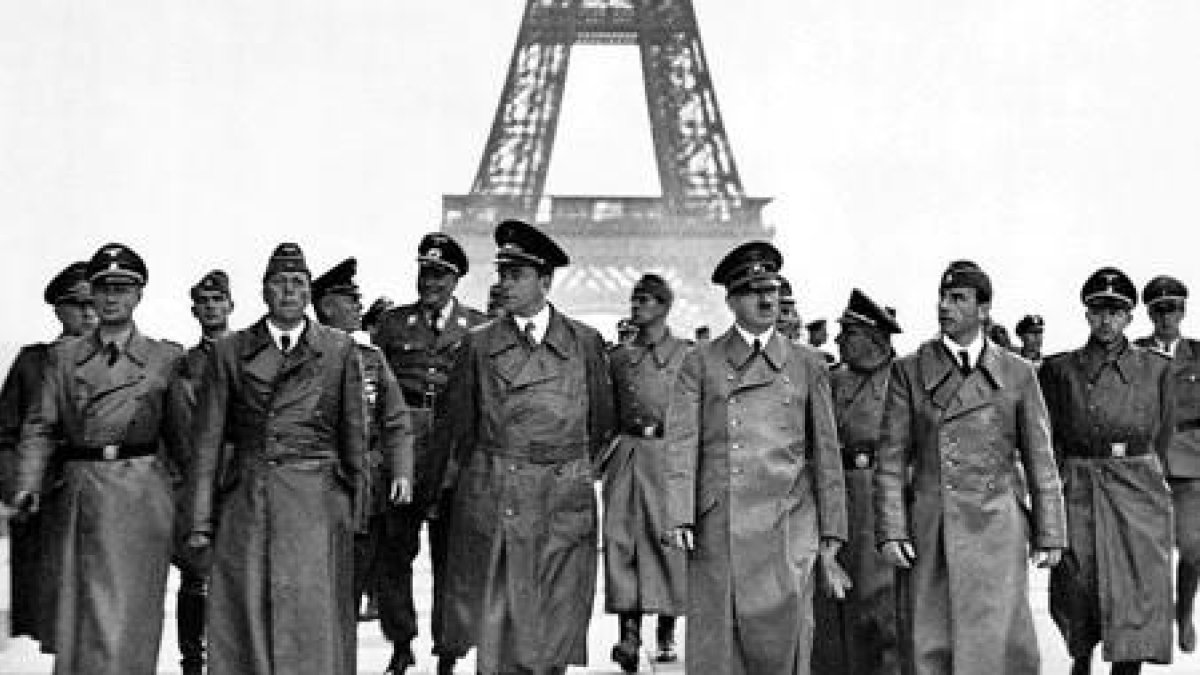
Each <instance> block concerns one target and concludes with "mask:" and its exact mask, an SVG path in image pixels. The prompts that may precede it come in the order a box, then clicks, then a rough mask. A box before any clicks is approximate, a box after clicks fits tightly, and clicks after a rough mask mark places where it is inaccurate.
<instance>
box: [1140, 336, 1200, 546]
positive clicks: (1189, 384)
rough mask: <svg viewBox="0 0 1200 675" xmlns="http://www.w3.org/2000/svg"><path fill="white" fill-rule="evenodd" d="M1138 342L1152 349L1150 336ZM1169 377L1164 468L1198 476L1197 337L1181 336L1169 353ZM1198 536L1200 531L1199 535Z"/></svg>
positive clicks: (1178, 475)
mask: <svg viewBox="0 0 1200 675" xmlns="http://www.w3.org/2000/svg"><path fill="white" fill-rule="evenodd" d="M1136 344H1137V346H1139V347H1143V348H1147V349H1154V347H1155V341H1154V338H1153V337H1147V338H1142V339H1140V340H1138V341H1137V342H1136ZM1170 358H1171V379H1172V380H1173V382H1172V388H1173V390H1174V393H1175V409H1174V411H1173V412H1174V421H1175V433H1174V434H1172V435H1171V447H1170V448H1169V449H1168V450H1167V454H1166V471H1167V475H1168V476H1170V477H1171V478H1191V479H1198V478H1200V340H1192V339H1190V338H1180V339H1179V342H1178V343H1176V344H1175V353H1174V354H1172V355H1171V357H1170ZM1198 536H1200V535H1198Z"/></svg>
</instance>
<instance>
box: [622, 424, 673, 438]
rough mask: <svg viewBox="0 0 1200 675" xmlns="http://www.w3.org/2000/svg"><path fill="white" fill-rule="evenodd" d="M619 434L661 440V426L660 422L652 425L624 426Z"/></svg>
mask: <svg viewBox="0 0 1200 675" xmlns="http://www.w3.org/2000/svg"><path fill="white" fill-rule="evenodd" d="M621 433H623V434H628V435H630V436H636V437H637V438H662V436H663V426H662V423H661V422H656V423H653V424H626V425H625V426H624V427H622V428H621Z"/></svg>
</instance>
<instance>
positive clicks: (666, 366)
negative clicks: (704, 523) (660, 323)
mask: <svg viewBox="0 0 1200 675" xmlns="http://www.w3.org/2000/svg"><path fill="white" fill-rule="evenodd" d="M688 349H690V344H689V343H688V342H687V341H685V340H680V339H679V338H676V337H674V336H673V335H671V334H670V333H667V334H666V335H664V336H663V337H662V339H660V340H659V341H658V342H656V343H654V344H652V345H644V344H640V343H637V342H635V343H633V344H632V345H629V346H621V347H617V348H616V349H614V350H613V351H612V352H610V354H609V359H610V361H611V370H612V380H613V387H614V390H615V391H616V401H617V411H618V420H619V423H618V429H619V431H620V436H618V439H617V443H616V445H615V446H612V454H611V455H610V456H609V457H608V458H606V461H605V462H604V463H603V465H602V467H601V469H602V471H603V478H604V493H603V494H604V527H603V532H604V598H605V601H604V609H605V611H607V612H611V613H620V612H641V613H653V614H666V615H671V616H678V615H681V614H683V613H684V612H685V611H686V609H687V608H686V606H685V603H686V589H687V567H686V565H687V558H686V556H685V555H684V553H683V551H681V550H679V549H677V548H674V547H671V546H667V545H664V544H663V543H662V535H663V534H664V533H665V532H666V531H667V530H668V529H669V528H670V525H668V524H667V522H666V501H667V486H666V484H665V481H664V477H663V468H664V458H663V453H664V451H665V446H664V443H663V440H662V430H663V419H664V417H665V416H666V412H667V410H666V409H667V404H668V403H669V402H670V394H671V388H672V386H673V385H674V383H675V379H676V378H677V377H678V375H679V368H680V366H681V365H682V364H683V357H684V354H686V353H687V350H688Z"/></svg>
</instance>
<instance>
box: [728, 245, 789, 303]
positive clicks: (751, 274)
mask: <svg viewBox="0 0 1200 675" xmlns="http://www.w3.org/2000/svg"><path fill="white" fill-rule="evenodd" d="M782 267H783V254H782V253H780V252H779V249H777V248H775V246H773V245H772V244H771V243H770V242H766V241H751V242H747V243H745V244H742V245H740V246H738V247H737V248H735V249H733V250H732V251H730V252H729V253H727V254H726V255H725V257H724V258H722V259H721V262H719V263H717V267H716V269H714V270H713V273H712V282H713V283H714V284H718V285H721V286H724V287H725V288H726V289H728V291H729V292H730V293H736V292H742V291H745V292H750V291H770V290H778V289H779V270H780V269H781V268H782Z"/></svg>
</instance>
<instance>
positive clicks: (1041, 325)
mask: <svg viewBox="0 0 1200 675" xmlns="http://www.w3.org/2000/svg"><path fill="white" fill-rule="evenodd" d="M1014 330H1015V331H1016V333H1017V335H1023V334H1025V333H1041V332H1042V331H1044V330H1046V321H1045V319H1043V318H1042V317H1041V316H1040V315H1038V314H1026V315H1025V316H1023V317H1021V320H1020V321H1018V322H1017V327H1016V328H1015V329H1014Z"/></svg>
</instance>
